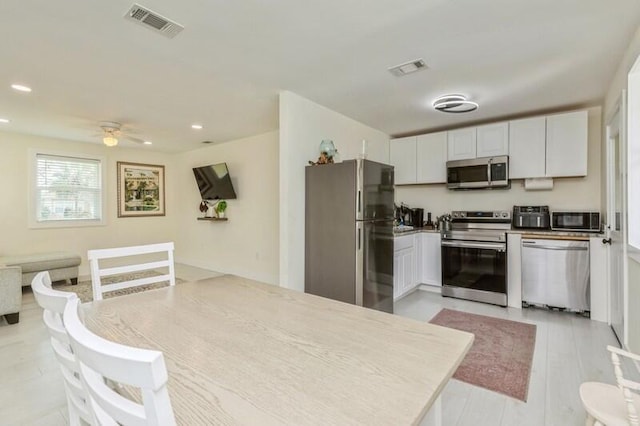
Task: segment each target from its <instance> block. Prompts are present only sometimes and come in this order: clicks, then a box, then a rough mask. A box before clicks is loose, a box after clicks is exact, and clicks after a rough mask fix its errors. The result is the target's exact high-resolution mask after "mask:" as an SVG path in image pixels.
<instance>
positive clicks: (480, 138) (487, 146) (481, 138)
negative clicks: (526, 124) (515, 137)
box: [476, 121, 509, 158]
mask: <svg viewBox="0 0 640 426" xmlns="http://www.w3.org/2000/svg"><path fill="white" fill-rule="evenodd" d="M497 155H509V123H508V122H507V121H503V122H501V123H493V124H487V125H485V126H479V127H477V128H476V157H478V158H480V157H494V156H497Z"/></svg>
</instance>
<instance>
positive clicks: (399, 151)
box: [389, 136, 417, 185]
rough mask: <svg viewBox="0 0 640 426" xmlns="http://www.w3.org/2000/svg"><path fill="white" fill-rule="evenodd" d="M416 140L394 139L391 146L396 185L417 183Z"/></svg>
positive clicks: (390, 156) (412, 137)
mask: <svg viewBox="0 0 640 426" xmlns="http://www.w3.org/2000/svg"><path fill="white" fill-rule="evenodd" d="M416 139H417V138H416V137H415V136H410V137H407V138H399V139H392V140H391V142H390V144H389V161H390V163H391V165H392V166H394V176H395V184H396V185H402V184H409V183H416Z"/></svg>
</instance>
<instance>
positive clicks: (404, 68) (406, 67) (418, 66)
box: [389, 59, 428, 77]
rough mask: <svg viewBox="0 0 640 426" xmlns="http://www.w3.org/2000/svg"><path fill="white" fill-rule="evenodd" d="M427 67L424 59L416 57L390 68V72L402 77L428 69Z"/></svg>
mask: <svg viewBox="0 0 640 426" xmlns="http://www.w3.org/2000/svg"><path fill="white" fill-rule="evenodd" d="M427 68H428V67H427V64H426V63H425V62H424V60H423V59H414V60H413V61H409V62H405V63H404V64H400V65H396V66H395V67H391V68H389V72H390V73H391V74H393V75H395V76H396V77H402V76H403V75H407V74H411V73H414V72H416V71H420V70H426V69H427Z"/></svg>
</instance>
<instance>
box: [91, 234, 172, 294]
mask: <svg viewBox="0 0 640 426" xmlns="http://www.w3.org/2000/svg"><path fill="white" fill-rule="evenodd" d="M173 251H174V244H173V243H172V242H169V243H160V244H148V245H142V246H131V247H118V248H107V249H96V250H89V251H88V253H87V257H88V258H89V266H90V269H91V284H92V287H93V299H94V300H101V299H102V298H103V294H104V293H106V292H110V291H115V290H121V289H125V288H132V287H138V286H141V285H148V284H154V283H159V282H164V281H168V282H169V285H175V283H176V278H175V267H174V262H173ZM152 254H164V255H165V256H166V258H165V259H162V260H159V261H158V260H156V261H150V262H143V263H135V259H131V257H136V256H140V255H152ZM116 258H117V259H119V260H120V261H125V262H128V264H127V265H124V266H111V267H102V265H101V263H100V262H101V261H103V260H106V259H116ZM131 262H133V263H131ZM161 268H167V269H168V273H167V274H159V275H154V276H152V277H143V278H137V279H127V280H124V281H119V282H117V283H111V284H104V283H103V280H102V279H103V277H106V276H115V275H123V274H131V273H136V272H143V271H152V272H154V273H156V274H157V269H161Z"/></svg>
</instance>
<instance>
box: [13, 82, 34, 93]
mask: <svg viewBox="0 0 640 426" xmlns="http://www.w3.org/2000/svg"><path fill="white" fill-rule="evenodd" d="M11 88H12V89H13V90H17V91H18V92H26V93H29V92H31V87H28V86H24V85H22V84H12V85H11Z"/></svg>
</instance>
